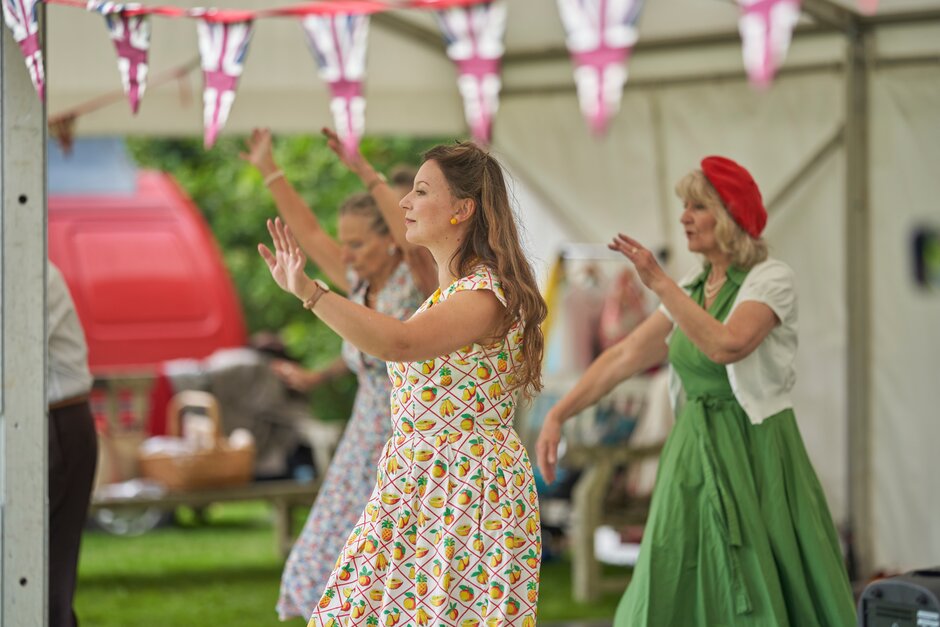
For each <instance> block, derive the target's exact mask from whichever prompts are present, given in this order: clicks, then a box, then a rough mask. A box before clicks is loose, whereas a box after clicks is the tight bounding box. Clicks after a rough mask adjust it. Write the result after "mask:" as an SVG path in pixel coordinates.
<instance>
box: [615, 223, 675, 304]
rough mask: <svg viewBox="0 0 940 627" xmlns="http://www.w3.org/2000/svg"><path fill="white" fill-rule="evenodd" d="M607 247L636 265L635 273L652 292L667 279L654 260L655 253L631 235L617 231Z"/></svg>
mask: <svg viewBox="0 0 940 627" xmlns="http://www.w3.org/2000/svg"><path fill="white" fill-rule="evenodd" d="M607 248H609V249H611V250H615V251H617V252H619V253H620V254H622V255H623V256H624V257H626V258H627V259H629V260H630V262H631V263H633V265H634V267H636V272H637V275H639V277H640V280H641V281H643V285H645V286H646V287H648V288H649V289H651V290H653V291H654V292H655V291H656V289H657V287H658V284H659V283H660V282H662V281H663V280H667V281H668V280H669V277H668V275H667V274H666V273H665V272H664V271H663V269H662V267H660V265H659V262H658V261H656V255H654V254H653V253H652V251H650V250H648V249H647V248H645V247H644V246H643V245H642V244H640V242H638V241H636V240H635V239H633V238H632V237H628V236H626V235H624V234H623V233H618V234H617V237H615V238H614V239H613V241H611V243H610V244H608V245H607Z"/></svg>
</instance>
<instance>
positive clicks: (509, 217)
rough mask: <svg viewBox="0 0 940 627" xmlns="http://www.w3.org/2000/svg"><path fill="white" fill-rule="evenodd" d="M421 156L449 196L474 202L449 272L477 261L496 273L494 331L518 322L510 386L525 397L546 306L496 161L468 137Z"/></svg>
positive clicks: (537, 375)
mask: <svg viewBox="0 0 940 627" xmlns="http://www.w3.org/2000/svg"><path fill="white" fill-rule="evenodd" d="M424 159H425V161H434V162H435V163H436V164H437V166H438V167H439V168H440V169H441V172H442V173H443V174H444V178H445V179H446V180H447V184H448V186H449V187H450V191H451V194H453V196H454V198H456V199H458V200H463V199H472V200H473V201H474V204H475V206H476V211H474V212H473V216H472V217H471V218H470V220H469V226H468V229H467V236H466V238H464V240H463V241H462V242H461V244H460V246H459V248H458V249H457V250H456V252H455V253H454V256H453V257H451V259H450V261H449V265H450V271H451V273H452V274H453V275H454V276H458V277H462V276H467V275H468V274H470V272H472V271H473V269H474V268H475V267H477V266H478V265H480V264H483V265H485V266H487V267H488V268H490V269H492V270H493V271H495V273H496V275H497V276H498V277H499V280H500V281H501V282H502V287H503V293H504V294H505V297H506V309H505V312H504V314H503V319H502V321H501V322H502V324H501V325H500V329H499V334H500V335H506V334H507V333H508V332H509V329H510V328H511V327H512V326H513V324H515V323H516V322H517V321H519V322H521V323H522V325H523V331H522V333H523V340H522V345H521V350H522V360H521V362H520V363H519V364H518V365H517V366H516V372H515V380H514V383H513V388H512V389H520V390H521V391H522V394H523V397H524V398H526V399H529V398H531V397H532V395H533V394H535V393H536V392H538V391H539V390H541V389H542V353H543V350H544V345H545V341H544V338H543V336H542V328H541V325H542V321H543V320H544V319H545V316H546V315H547V313H548V308H547V306H546V305H545V300H544V299H543V298H542V294H541V293H540V292H539V289H538V286H537V284H536V281H535V273H534V272H533V271H532V266H531V265H530V264H529V260H528V259H526V256H525V253H524V252H523V250H522V244H521V243H520V241H519V230H518V227H517V225H516V216H515V215H514V214H513V211H512V207H511V206H510V204H509V194H508V191H507V189H506V181H505V179H504V178H503V170H502V166H500V164H499V162H498V161H497V160H496V159H495V158H494V157H493V156H491V155H490V154H489V153H488V152H487V151H485V150H483V149H482V148H480V147H479V146H477V145H476V144H474V143H473V142H459V143H457V144H454V145H451V146H443V145H442V146H435V147H434V148H431V149H430V150H428V151H427V152H426V153H425V154H424Z"/></svg>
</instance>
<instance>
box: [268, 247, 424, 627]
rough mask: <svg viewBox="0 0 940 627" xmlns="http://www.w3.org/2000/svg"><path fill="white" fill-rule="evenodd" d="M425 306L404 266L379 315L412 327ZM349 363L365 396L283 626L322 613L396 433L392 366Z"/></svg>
mask: <svg viewBox="0 0 940 627" xmlns="http://www.w3.org/2000/svg"><path fill="white" fill-rule="evenodd" d="M351 283H353V284H355V280H353V281H351ZM367 288H368V284H367V283H365V282H360V283H359V284H358V285H356V287H355V288H354V290H353V291H352V293H351V294H350V300H352V301H353V302H356V303H359V304H360V305H361V304H363V303H364V302H365V295H366V291H367ZM423 300H424V297H423V296H422V294H421V292H420V291H419V290H418V287H417V286H416V285H415V283H414V279H413V278H412V274H411V270H410V268H409V267H408V264H406V263H400V264H399V265H398V268H396V269H395V272H394V273H393V274H392V276H391V277H390V278H389V280H388V282H386V284H385V286H384V287H383V288H382V289H381V291H379V293H378V298H377V300H376V303H375V309H376V311H378V312H380V313H384V314H387V315H390V316H394V317H396V318H398V319H400V320H405V319H408V318H410V317H411V315H412V314H413V313H414V312H415V310H416V309H417V308H418V307H419V306H421V303H422V301H423ZM343 359H344V360H345V362H346V365H347V366H348V367H349V369H350V370H351V371H352V372H353V373H355V375H356V378H357V380H358V382H359V389H358V391H357V392H356V400H355V402H354V404H353V411H352V416H350V418H349V422H348V423H347V425H346V430H345V432H344V433H343V439H342V440H341V441H340V443H339V446H338V447H337V449H336V454H335V455H334V457H333V462H332V463H331V464H330V469H329V470H328V471H327V473H326V477H325V478H324V480H323V487H322V489H321V490H320V494H319V496H318V497H317V500H316V502H315V503H314V505H313V508H312V509H311V510H310V516H309V517H308V518H307V522H306V524H305V525H304V528H303V531H302V532H301V534H300V537H298V538H297V541H296V542H295V543H294V547H293V549H292V550H291V552H290V556H289V557H288V558H287V563H286V564H285V566H284V573H283V575H282V576H281V594H280V598H279V599H278V603H277V612H278V615H279V616H280V617H281V619H282V620H284V619H287V618H290V617H292V616H300V617H303V618H309V617H310V615H311V614H312V613H313V610H314V608H316V605H317V601H319V600H320V596H321V595H322V594H323V589H324V587H325V586H326V582H327V580H328V579H329V576H330V573H332V572H333V565H334V564H335V562H336V558H337V557H338V556H339V554H340V552H341V551H342V549H343V546H344V544H345V542H346V538H347V537H349V532H350V531H351V530H352V528H353V527H354V526H355V524H356V521H357V520H358V519H359V516H360V514H362V510H363V509H364V508H365V506H366V503H367V502H368V500H369V495H370V494H371V493H372V488H373V486H374V485H375V469H376V465H377V464H378V460H379V456H380V455H381V453H382V449H383V447H384V446H385V443H386V442H387V441H388V439H389V437H390V436H391V433H392V429H391V419H390V416H389V402H388V399H389V395H390V392H391V382H390V381H389V378H388V371H387V369H386V364H385V362H384V361H381V360H379V359H376V358H374V357H372V356H370V355H365V354H363V353H361V352H359V350H358V349H357V348H356V347H355V346H353V345H352V344H350V343H348V342H343Z"/></svg>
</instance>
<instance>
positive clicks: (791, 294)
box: [735, 259, 797, 324]
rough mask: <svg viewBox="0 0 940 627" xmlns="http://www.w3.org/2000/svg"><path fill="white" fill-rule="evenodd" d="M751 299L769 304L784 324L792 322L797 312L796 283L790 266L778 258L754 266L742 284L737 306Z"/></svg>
mask: <svg viewBox="0 0 940 627" xmlns="http://www.w3.org/2000/svg"><path fill="white" fill-rule="evenodd" d="M749 300H752V301H756V302H759V303H763V304H765V305H767V306H768V307H770V309H771V311H773V312H774V314H776V316H777V318H779V319H780V321H781V322H782V323H783V324H791V323H792V322H793V321H794V320H795V319H796V313H797V312H796V285H795V281H794V276H793V270H791V269H790V266H788V265H787V264H785V263H783V262H782V261H778V260H776V259H770V260H768V261H765V262H764V263H760V264H758V265H756V266H754V268H753V269H751V271H750V273H748V276H747V278H746V279H745V280H744V284H743V285H742V286H741V291H740V292H739V293H738V297H737V304H736V305H735V306H737V305H738V304H740V303H743V302H745V301H749Z"/></svg>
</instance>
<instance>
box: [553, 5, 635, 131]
mask: <svg viewBox="0 0 940 627" xmlns="http://www.w3.org/2000/svg"><path fill="white" fill-rule="evenodd" d="M642 10H643V0H558V12H559V14H560V15H561V21H562V23H563V24H564V26H565V32H566V34H567V36H566V38H565V43H566V44H567V45H568V52H569V53H570V54H571V61H572V62H573V63H574V80H575V83H576V84H577V86H578V101H579V103H580V105H581V113H583V114H584V117H585V118H586V119H587V121H588V124H589V125H590V127H591V130H592V131H594V133H596V134H598V135H600V134H602V133H604V131H605V130H607V123H608V121H609V120H610V118H611V117H612V116H613V115H614V114H616V113H617V111H619V110H620V97H621V95H622V93H623V85H624V83H626V81H627V68H626V61H627V59H628V58H629V56H630V52H631V51H632V50H633V46H634V45H635V44H636V41H637V30H636V22H637V20H638V19H639V18H640V12H641V11H642Z"/></svg>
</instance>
